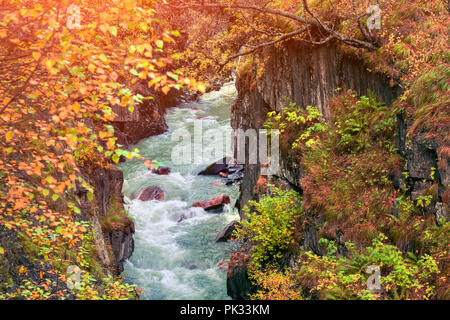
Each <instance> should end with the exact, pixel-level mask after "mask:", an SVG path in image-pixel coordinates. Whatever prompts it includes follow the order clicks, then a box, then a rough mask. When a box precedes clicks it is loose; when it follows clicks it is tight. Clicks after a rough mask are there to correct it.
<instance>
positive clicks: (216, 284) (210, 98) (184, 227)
mask: <svg viewBox="0 0 450 320" xmlns="http://www.w3.org/2000/svg"><path fill="white" fill-rule="evenodd" d="M235 97H236V91H235V87H234V84H233V83H229V84H226V85H225V86H224V87H223V88H222V89H221V90H220V91H218V92H210V93H208V94H205V95H204V96H202V97H201V99H200V100H199V101H198V102H195V103H194V102H192V103H185V104H182V105H180V106H178V107H176V108H172V109H170V110H168V112H167V115H166V120H167V124H168V126H169V130H168V132H167V133H165V134H163V135H160V136H155V137H151V138H149V139H145V140H143V141H141V142H140V143H138V144H137V145H136V146H133V148H134V147H136V148H138V149H139V150H140V154H141V155H143V156H144V157H146V158H150V159H154V160H158V161H160V162H162V163H163V165H164V166H168V167H170V168H171V169H172V171H171V174H170V175H168V176H157V175H154V174H152V173H150V171H149V170H148V169H147V167H146V166H145V165H144V164H143V162H142V161H140V160H131V161H127V162H125V163H123V164H121V165H120V168H121V169H122V170H123V172H124V178H125V183H124V187H123V193H124V195H125V196H126V197H128V198H131V195H132V194H133V193H135V192H136V191H139V190H141V189H143V188H145V187H148V186H159V187H160V188H161V189H163V190H164V191H165V200H164V201H162V202H159V201H150V202H142V201H139V200H133V201H131V202H129V204H128V205H126V208H127V210H128V212H129V214H130V216H132V217H133V219H134V220H135V225H136V234H135V237H134V239H135V251H134V253H133V256H132V257H131V258H130V260H129V261H126V263H125V278H126V280H127V281H129V282H131V283H134V284H136V285H138V286H139V287H140V288H141V289H143V296H142V297H141V298H142V299H152V300H165V299H170V300H184V299H194V300H197V299H198V300H202V299H208V300H214V299H228V296H227V294H226V271H223V270H221V269H219V268H218V266H217V265H218V263H220V262H221V261H223V260H227V259H228V258H229V257H230V255H231V253H232V251H233V249H235V248H233V246H235V245H233V244H229V243H214V238H215V237H216V236H217V234H218V233H219V232H220V231H221V230H222V229H223V228H224V227H225V226H226V225H227V224H228V223H229V222H231V221H232V220H235V219H238V217H239V216H238V213H237V211H236V210H234V209H232V207H234V203H235V201H236V199H237V197H238V195H239V188H238V187H237V186H232V187H228V186H225V185H223V182H222V181H221V179H219V178H217V177H205V176H198V175H197V173H198V172H199V171H200V170H202V169H204V168H205V167H206V166H207V165H209V164H210V163H212V162H214V161H216V160H218V159H220V158H221V157H223V156H229V155H230V150H225V148H223V149H224V150H223V154H222V155H221V156H220V157H218V154H212V155H211V154H210V155H208V154H206V155H204V156H203V159H202V160H201V161H200V162H201V163H200V162H198V163H197V164H195V163H190V164H184V165H177V164H175V163H173V161H172V156H171V155H172V152H173V149H174V147H176V146H177V145H179V143H180V142H179V140H176V139H173V137H172V135H173V133H174V132H175V131H177V130H180V129H182V130H187V131H188V132H189V133H190V134H191V135H192V136H193V135H194V126H195V125H197V127H198V125H199V122H201V125H202V127H203V130H204V131H206V130H208V129H219V130H220V132H223V133H225V132H227V130H230V129H231V128H230V110H231V103H232V102H233V100H234V99H235ZM205 117H206V118H205ZM192 140H193V141H194V139H192ZM196 143H197V145H194V146H193V148H194V149H195V150H199V149H200V148H199V147H200V146H199V145H198V144H199V143H201V144H202V146H203V147H204V148H206V147H214V144H217V142H215V141H214V140H212V139H208V138H205V139H203V141H197V142H196ZM221 194H228V195H229V196H230V198H231V206H226V207H225V210H224V213H222V214H212V213H207V212H205V211H204V210H203V209H200V208H192V203H194V202H196V201H201V200H205V199H209V198H211V197H214V196H217V195H221ZM183 214H185V215H186V216H189V217H191V218H190V219H186V220H184V221H182V222H180V223H178V222H177V220H178V219H179V218H180V216H181V215H183Z"/></svg>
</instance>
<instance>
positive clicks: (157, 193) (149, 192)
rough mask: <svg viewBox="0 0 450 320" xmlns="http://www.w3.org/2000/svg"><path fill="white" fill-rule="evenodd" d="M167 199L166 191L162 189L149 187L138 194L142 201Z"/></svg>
mask: <svg viewBox="0 0 450 320" xmlns="http://www.w3.org/2000/svg"><path fill="white" fill-rule="evenodd" d="M164 197H165V194H164V191H163V190H162V189H161V188H160V187H156V186H151V187H147V188H145V189H144V190H142V191H141V192H139V194H138V197H137V198H138V199H139V200H141V201H152V200H158V201H163V200H164Z"/></svg>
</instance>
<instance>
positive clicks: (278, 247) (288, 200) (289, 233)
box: [236, 188, 302, 270]
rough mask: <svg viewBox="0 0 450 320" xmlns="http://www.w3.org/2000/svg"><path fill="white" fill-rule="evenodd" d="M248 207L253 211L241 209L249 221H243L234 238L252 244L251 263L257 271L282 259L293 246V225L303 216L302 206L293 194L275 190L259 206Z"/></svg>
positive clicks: (253, 204) (255, 204) (251, 202)
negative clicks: (266, 264)
mask: <svg viewBox="0 0 450 320" xmlns="http://www.w3.org/2000/svg"><path fill="white" fill-rule="evenodd" d="M250 205H251V206H252V207H253V208H254V210H253V211H250V209H249V208H248V207H245V208H244V213H245V215H246V217H247V218H248V220H243V221H242V226H241V228H240V229H238V230H237V232H236V236H237V238H238V239H240V240H243V241H246V240H248V241H251V242H252V243H254V247H253V250H252V253H251V262H252V264H253V266H254V268H255V269H258V270H259V269H261V268H262V267H263V265H264V264H265V263H266V262H268V261H269V260H277V259H279V258H281V257H282V255H283V253H284V251H285V250H286V249H287V248H288V247H289V246H290V245H291V244H292V243H293V242H294V238H293V230H294V221H295V220H296V219H298V217H299V216H300V214H301V212H302V204H301V199H300V197H299V195H298V194H297V193H296V192H295V191H283V190H280V189H278V188H274V189H273V192H272V195H270V196H266V197H264V198H263V199H261V200H260V202H255V201H250Z"/></svg>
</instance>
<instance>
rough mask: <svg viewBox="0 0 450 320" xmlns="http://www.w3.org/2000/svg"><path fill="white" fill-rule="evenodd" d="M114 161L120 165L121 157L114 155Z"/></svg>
mask: <svg viewBox="0 0 450 320" xmlns="http://www.w3.org/2000/svg"><path fill="white" fill-rule="evenodd" d="M112 160H113V161H114V162H115V163H119V161H120V157H119V155H117V154H114V155H113V156H112Z"/></svg>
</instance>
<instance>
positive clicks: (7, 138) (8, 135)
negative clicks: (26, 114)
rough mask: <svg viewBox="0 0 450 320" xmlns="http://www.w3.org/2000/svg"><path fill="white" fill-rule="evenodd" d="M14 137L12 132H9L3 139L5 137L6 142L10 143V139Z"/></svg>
mask: <svg viewBox="0 0 450 320" xmlns="http://www.w3.org/2000/svg"><path fill="white" fill-rule="evenodd" d="M13 136H14V132H12V131H9V132H7V133H6V135H5V137H6V142H9V141H11V139H12V137H13Z"/></svg>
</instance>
